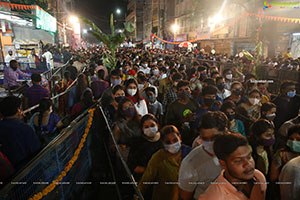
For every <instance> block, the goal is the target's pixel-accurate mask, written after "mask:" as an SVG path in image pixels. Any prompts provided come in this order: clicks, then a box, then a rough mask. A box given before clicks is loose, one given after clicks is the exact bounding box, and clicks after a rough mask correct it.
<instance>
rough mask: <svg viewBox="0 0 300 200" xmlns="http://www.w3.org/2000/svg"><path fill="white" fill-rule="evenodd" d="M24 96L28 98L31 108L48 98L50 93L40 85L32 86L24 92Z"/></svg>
mask: <svg viewBox="0 0 300 200" xmlns="http://www.w3.org/2000/svg"><path fill="white" fill-rule="evenodd" d="M24 96H25V97H26V98H28V101H29V106H30V107H31V106H34V105H36V104H39V103H40V100H41V99H43V98H48V97H50V93H49V91H48V90H47V89H46V88H44V87H42V86H41V85H33V86H31V87H30V88H28V89H27V90H26V92H25V94H24Z"/></svg>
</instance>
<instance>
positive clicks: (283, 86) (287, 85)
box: [280, 81, 296, 93]
mask: <svg viewBox="0 0 300 200" xmlns="http://www.w3.org/2000/svg"><path fill="white" fill-rule="evenodd" d="M291 85H296V84H295V83H294V82H293V81H284V82H283V83H282V84H281V85H280V93H282V92H283V90H284V89H285V88H287V87H289V86H291Z"/></svg>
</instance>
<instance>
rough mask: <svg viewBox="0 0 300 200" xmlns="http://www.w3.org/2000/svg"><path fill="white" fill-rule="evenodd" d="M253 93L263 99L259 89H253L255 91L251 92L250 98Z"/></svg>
mask: <svg viewBox="0 0 300 200" xmlns="http://www.w3.org/2000/svg"><path fill="white" fill-rule="evenodd" d="M253 93H258V94H259V96H260V97H261V92H260V91H259V90H258V89H253V90H251V91H250V92H249V94H248V95H249V96H250V95H251V94H253Z"/></svg>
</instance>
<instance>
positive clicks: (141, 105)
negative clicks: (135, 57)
mask: <svg viewBox="0 0 300 200" xmlns="http://www.w3.org/2000/svg"><path fill="white" fill-rule="evenodd" d="M125 95H126V97H127V98H129V99H130V100H131V101H132V102H133V103H134V106H135V108H136V110H137V112H138V114H139V115H141V116H144V115H146V114H148V108H147V104H146V100H145V99H144V98H142V97H141V95H140V91H139V88H138V83H137V81H136V80H135V79H129V80H126V81H125Z"/></svg>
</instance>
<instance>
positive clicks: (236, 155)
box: [220, 146, 255, 181]
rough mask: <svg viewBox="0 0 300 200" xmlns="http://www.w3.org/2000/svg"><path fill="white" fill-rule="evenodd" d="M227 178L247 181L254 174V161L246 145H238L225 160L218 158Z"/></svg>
mask: <svg viewBox="0 0 300 200" xmlns="http://www.w3.org/2000/svg"><path fill="white" fill-rule="evenodd" d="M220 164H221V166H222V167H223V168H224V169H225V173H226V176H228V177H227V178H229V179H231V181H248V180H251V179H252V178H253V176H254V169H255V163H254V160H253V158H252V156H251V151H250V148H249V147H248V146H240V147H238V148H237V149H236V150H235V151H234V152H233V153H231V154H230V155H229V157H228V158H227V159H226V161H223V160H220Z"/></svg>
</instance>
